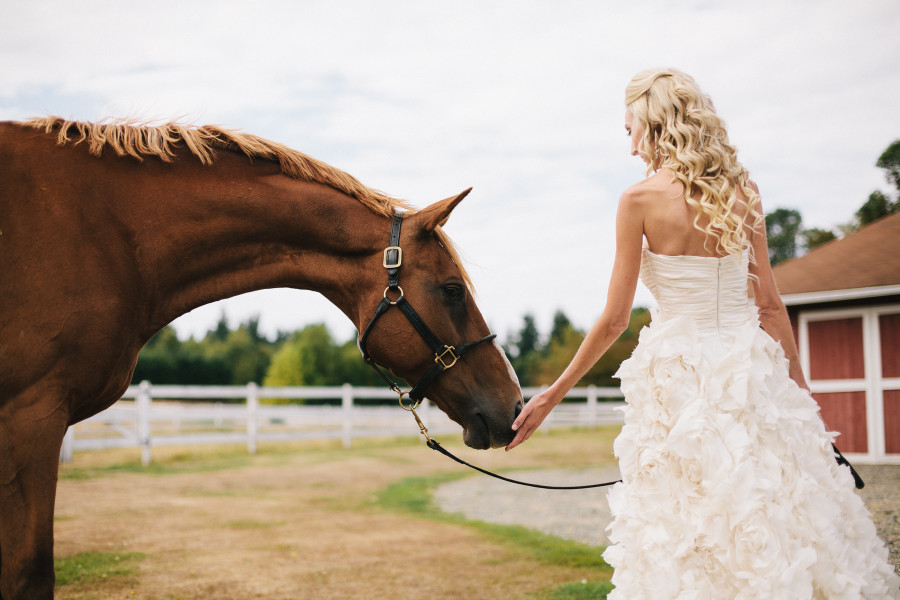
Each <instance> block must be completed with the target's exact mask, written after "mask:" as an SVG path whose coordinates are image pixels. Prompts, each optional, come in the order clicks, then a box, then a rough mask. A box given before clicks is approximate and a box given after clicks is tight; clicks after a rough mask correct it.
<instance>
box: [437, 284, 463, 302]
mask: <svg viewBox="0 0 900 600" xmlns="http://www.w3.org/2000/svg"><path fill="white" fill-rule="evenodd" d="M441 292H443V294H444V298H446V299H447V300H461V299H462V297H463V288H462V286H461V285H459V284H458V283H448V284H447V285H443V286H441Z"/></svg>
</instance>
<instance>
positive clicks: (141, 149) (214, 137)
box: [23, 116, 412, 217]
mask: <svg viewBox="0 0 900 600" xmlns="http://www.w3.org/2000/svg"><path fill="white" fill-rule="evenodd" d="M23 125H25V126H26V127H33V128H35V129H42V130H43V131H45V132H46V133H53V132H56V138H57V141H58V143H59V144H60V145H63V144H65V143H66V142H69V141H71V139H72V137H74V138H75V144H80V143H82V142H85V143H86V144H87V145H88V148H89V150H90V153H91V154H93V155H94V156H100V154H101V153H102V152H103V149H104V148H109V149H110V150H112V151H113V152H115V153H116V154H118V155H119V156H125V155H129V156H132V157H134V158H136V159H137V160H143V158H144V157H145V156H155V157H157V158H159V159H160V160H162V161H165V162H171V161H172V160H173V159H174V157H175V148H176V147H177V146H178V145H180V144H184V146H186V147H187V148H188V149H189V150H190V151H191V153H192V154H194V156H196V157H197V158H199V159H200V162H201V163H203V164H204V165H209V164H212V163H213V161H214V160H215V156H216V153H215V151H216V150H217V149H224V150H232V151H237V152H243V153H244V154H245V155H247V156H248V157H249V158H263V159H266V160H272V161H277V162H278V163H279V164H280V165H281V172H282V173H284V174H285V175H287V176H289V177H293V178H294V179H300V180H302V181H313V182H318V183H323V184H325V185H327V186H330V187H333V188H334V189H336V190H339V191H341V192H344V193H345V194H347V195H348V196H351V197H353V198H356V199H357V200H359V201H360V202H361V203H362V204H364V205H365V206H367V207H368V208H370V209H371V210H373V211H375V212H376V213H378V214H382V215H385V216H388V217H390V216H393V214H394V212H395V211H396V210H410V209H411V208H412V207H411V206H410V204H409V203H407V202H405V201H403V200H399V199H397V198H392V197H390V196H388V195H386V194H383V193H382V192H379V191H377V190H373V189H371V188H368V187H366V186H364V185H363V184H362V183H360V182H359V180H357V179H356V178H355V177H353V176H352V175H349V174H347V173H345V172H343V171H341V170H340V169H336V168H334V167H332V166H331V165H328V164H326V163H324V162H322V161H320V160H316V159H315V158H312V157H311V156H307V155H306V154H303V153H302V152H298V151H296V150H293V149H291V148H288V147H287V146H285V145H283V144H279V143H277V142H272V141H269V140H266V139H263V138H261V137H257V136H255V135H250V134H247V133H242V132H239V131H236V130H233V129H225V128H224V127H220V126H218V125H203V126H201V127H194V126H189V125H184V124H182V123H177V122H174V121H170V122H168V123H164V124H162V125H147V124H145V123H141V122H139V121H136V120H133V119H123V120H115V121H109V122H105V123H89V122H84V121H69V120H67V119H63V118H62V117H53V116H51V117H43V118H36V119H31V120H29V121H26V122H25V123H23Z"/></svg>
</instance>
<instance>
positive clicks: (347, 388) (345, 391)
mask: <svg viewBox="0 0 900 600" xmlns="http://www.w3.org/2000/svg"><path fill="white" fill-rule="evenodd" d="M341 392H342V393H341V408H342V409H343V413H344V414H343V417H344V427H343V433H344V436H343V438H344V448H349V447H350V445H351V444H352V443H353V386H351V385H350V384H349V383H345V384H344V385H342V386H341Z"/></svg>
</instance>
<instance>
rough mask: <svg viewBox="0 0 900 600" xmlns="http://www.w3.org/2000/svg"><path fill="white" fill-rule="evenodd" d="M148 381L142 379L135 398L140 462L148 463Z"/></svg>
mask: <svg viewBox="0 0 900 600" xmlns="http://www.w3.org/2000/svg"><path fill="white" fill-rule="evenodd" d="M150 402H151V399H150V382H149V381H142V382H141V385H140V391H138V394H137V398H135V405H136V406H135V408H137V418H138V442H139V443H140V445H141V464H142V465H144V466H145V467H146V466H148V465H149V464H150V460H151V456H150Z"/></svg>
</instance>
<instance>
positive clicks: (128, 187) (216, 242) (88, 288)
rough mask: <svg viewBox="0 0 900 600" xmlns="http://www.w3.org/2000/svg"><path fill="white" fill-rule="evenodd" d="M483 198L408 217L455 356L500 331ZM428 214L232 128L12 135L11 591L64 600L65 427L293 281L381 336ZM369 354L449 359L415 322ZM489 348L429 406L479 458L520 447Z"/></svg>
mask: <svg viewBox="0 0 900 600" xmlns="http://www.w3.org/2000/svg"><path fill="white" fill-rule="evenodd" d="M467 193H468V191H466V192H463V193H461V194H459V195H458V196H455V197H451V198H448V199H446V200H443V201H441V202H437V203H435V204H433V205H431V206H429V207H427V208H425V209H423V210H420V211H418V212H411V211H410V212H407V213H406V214H405V218H404V220H403V223H404V224H403V228H402V235H401V236H400V243H399V246H401V247H402V250H403V263H402V270H401V273H402V275H401V282H400V283H401V286H402V288H403V290H404V292H405V297H406V298H407V299H408V300H409V303H410V304H411V305H414V306H415V309H416V310H417V311H418V313H419V314H420V315H421V317H422V319H423V321H424V322H426V323H427V324H428V326H429V327H430V328H431V330H432V331H434V333H435V335H436V336H437V337H439V338H440V339H441V340H442V341H446V343H448V344H450V345H454V344H463V343H464V342H468V341H470V340H475V339H477V338H482V337H484V336H485V335H486V334H487V333H488V328H487V326H486V324H485V322H484V319H483V318H482V316H481V314H480V312H479V311H478V308H477V307H476V306H475V302H474V301H473V299H472V295H471V290H470V285H469V280H468V277H467V276H466V274H465V271H464V270H463V269H462V268H461V266H460V263H459V261H458V260H457V258H456V254H455V252H454V250H453V246H452V245H451V244H450V241H449V240H448V239H447V238H446V236H445V234H444V233H443V231H442V230H441V225H442V224H443V223H444V222H445V221H446V220H447V218H448V216H449V214H450V211H451V210H452V209H453V207H454V206H456V204H457V203H459V201H460V200H462V198H463V197H464V196H465V195H466V194H467ZM406 209H409V207H408V206H407V205H406V204H404V203H403V202H401V201H398V200H396V199H393V198H390V197H388V196H386V195H384V194H381V193H379V192H375V191H373V190H370V189H368V188H366V187H364V186H363V185H361V184H360V183H359V182H358V181H357V180H356V179H354V178H353V177H351V176H349V175H347V174H346V173H343V172H341V171H339V170H337V169H335V168H333V167H330V166H328V165H326V164H324V163H322V162H320V161H317V160H315V159H312V158H310V157H308V156H305V155H303V154H301V153H299V152H296V151H294V150H291V149H289V148H286V147H284V146H282V145H279V144H275V143H273V142H269V141H267V140H263V139H261V138H258V137H255V136H251V135H246V134H240V133H236V132H234V131H229V130H225V129H221V128H218V127H201V128H193V127H185V126H183V125H179V124H175V123H169V124H167V125H162V126H155V127H149V126H142V125H138V124H133V123H111V124H91V123H78V122H69V121H64V120H62V119H58V118H47V119H39V120H33V121H29V122H27V123H8V122H7V123H0V597H2V598H3V599H6V600H10V599H13V598H48V597H51V596H52V594H53V582H54V575H53V510H54V499H55V494H56V478H57V469H58V460H59V450H60V445H61V442H62V438H63V435H64V434H65V431H66V428H67V427H68V426H69V425H71V424H73V423H76V422H78V421H81V420H83V419H85V418H87V417H89V416H91V415H93V414H96V413H98V412H100V411H102V410H103V409H105V408H107V407H108V406H110V405H111V404H113V403H114V402H115V401H116V400H117V399H118V398H119V397H120V395H121V394H122V393H123V392H124V390H125V389H126V387H127V386H128V384H129V382H130V380H131V374H132V371H133V369H134V365H135V362H136V360H137V355H138V351H139V350H140V349H141V347H142V346H143V345H144V344H145V343H146V342H147V340H149V339H150V337H151V336H152V335H153V334H154V333H155V332H156V331H158V330H159V329H160V328H161V327H163V326H164V325H166V324H167V323H169V322H170V321H172V320H173V319H175V318H176V317H178V316H179V315H182V314H184V313H186V312H188V311H190V310H191V309H193V308H195V307H197V306H200V305H202V304H206V303H208V302H211V301H214V300H218V299H221V298H227V297H230V296H234V295H236V294H241V293H244V292H248V291H251V290H257V289H263V288H271V287H294V288H302V289H310V290H315V291H318V292H320V293H321V294H323V295H324V296H325V297H326V298H328V299H329V300H330V301H331V302H332V303H334V304H335V305H336V306H337V307H338V308H340V309H341V310H342V311H343V312H344V314H346V315H347V317H349V318H350V319H351V320H352V321H353V323H354V324H355V325H356V326H357V329H359V330H360V331H363V328H364V327H365V325H366V324H367V323H368V321H369V320H370V319H371V318H372V316H373V312H374V310H375V307H376V305H378V304H379V303H380V302H381V300H382V298H383V294H384V289H385V283H386V280H387V276H386V274H385V268H384V266H383V261H384V260H385V256H386V255H385V253H384V250H385V247H386V246H387V245H388V239H389V234H390V231H391V223H392V217H393V215H394V214H395V212H397V211H400V210H406ZM367 346H368V348H367V349H368V351H369V352H370V353H371V355H372V357H374V359H375V360H376V361H378V362H379V363H381V364H383V365H385V366H387V367H389V368H390V369H391V370H392V371H393V372H394V373H395V374H396V375H398V376H400V377H402V378H404V379H406V380H407V381H417V380H419V378H421V377H422V376H423V374H425V373H426V372H427V371H428V370H429V369H430V368H431V367H433V365H434V364H435V363H434V359H435V356H434V352H433V350H431V349H429V347H428V346H427V345H426V344H425V342H424V341H423V340H422V338H421V337H420V335H419V334H418V333H417V332H416V330H415V329H414V328H413V326H412V325H411V324H410V323H409V322H408V321H407V319H406V318H405V317H404V315H403V314H401V313H400V311H387V312H385V313H384V315H383V317H381V318H380V319H379V321H378V323H377V324H376V325H375V326H373V328H372V331H371V335H369V337H368V341H367ZM508 365H509V363H508V361H506V358H505V356H504V355H503V353H502V351H501V350H500V349H499V347H498V346H497V344H478V345H477V346H476V347H473V348H472V349H471V354H470V356H468V357H465V358H464V359H463V360H460V362H459V364H457V365H456V366H455V367H454V368H453V369H452V371H449V372H448V373H446V374H443V375H442V376H441V377H438V378H437V379H436V380H435V381H434V382H433V383H432V384H430V386H429V388H428V396H429V398H430V399H431V400H432V401H434V402H435V403H436V404H437V405H438V406H439V407H440V408H441V409H443V410H444V411H445V412H446V413H447V414H448V415H449V416H450V417H451V418H452V419H453V420H455V421H456V422H457V423H459V424H460V425H461V426H462V428H463V436H464V440H465V442H466V443H467V444H468V445H469V446H472V447H474V448H489V447H499V446H503V445H505V444H507V443H508V442H509V441H510V440H511V439H512V431H511V429H510V425H511V423H512V421H513V419H514V418H515V416H516V414H517V412H518V410H520V408H521V402H522V395H521V390H520V389H519V386H518V383H517V382H516V381H515V376H514V374H511V370H510V369H509V366H508Z"/></svg>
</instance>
